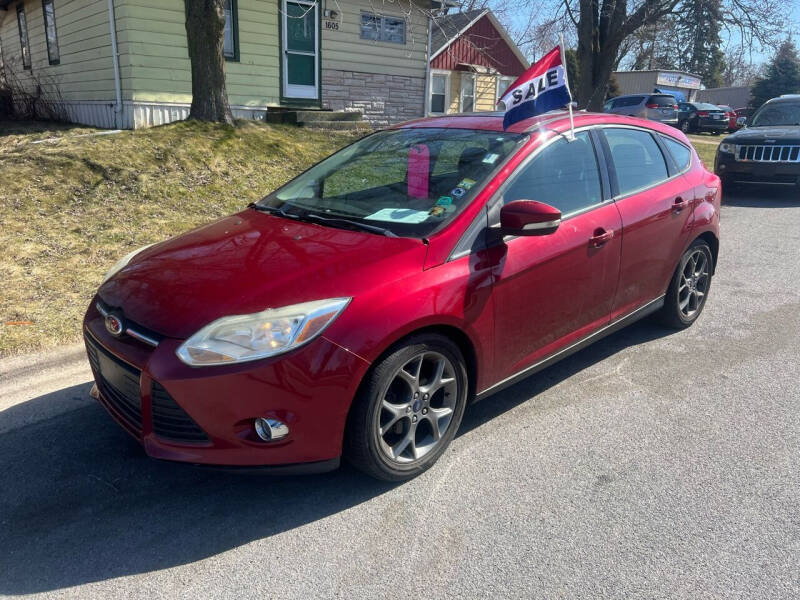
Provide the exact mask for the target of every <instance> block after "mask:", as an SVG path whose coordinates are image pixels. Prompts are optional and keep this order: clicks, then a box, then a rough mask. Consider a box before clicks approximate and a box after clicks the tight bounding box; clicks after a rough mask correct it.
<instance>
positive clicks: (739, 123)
mask: <svg viewBox="0 0 800 600" xmlns="http://www.w3.org/2000/svg"><path fill="white" fill-rule="evenodd" d="M734 112H735V113H736V129H741V128H742V127H744V126H745V125H746V124H747V119H749V118H750V117H751V116H752V115H753V109H752V108H749V107H744V108H737V109H736V110H735V111H734Z"/></svg>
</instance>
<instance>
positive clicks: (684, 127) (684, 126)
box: [678, 119, 692, 133]
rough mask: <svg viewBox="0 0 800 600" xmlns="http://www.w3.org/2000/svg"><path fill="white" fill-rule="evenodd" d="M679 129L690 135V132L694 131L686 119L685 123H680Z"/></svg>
mask: <svg viewBox="0 0 800 600" xmlns="http://www.w3.org/2000/svg"><path fill="white" fill-rule="evenodd" d="M678 128H679V129H680V130H681V131H682V132H683V133H689V132H690V131H691V130H692V128H691V127H690V126H689V121H687V120H686V119H684V120H683V121H681V122H680V123H678Z"/></svg>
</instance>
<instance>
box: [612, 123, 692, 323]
mask: <svg viewBox="0 0 800 600" xmlns="http://www.w3.org/2000/svg"><path fill="white" fill-rule="evenodd" d="M600 131H601V132H602V135H603V136H604V138H605V140H606V142H607V149H608V153H609V155H610V164H609V172H610V174H611V185H612V188H613V189H614V194H615V201H616V204H617V206H618V207H619V211H620V214H621V215H622V263H621V266H620V279H619V287H618V288H617V294H616V299H615V300H614V311H613V315H614V317H616V316H619V315H625V314H627V313H629V312H631V311H633V310H635V309H636V308H639V307H640V306H642V305H644V304H646V303H648V302H650V301H651V300H654V299H655V298H658V297H659V296H661V295H662V294H664V293H665V291H666V289H667V285H668V284H669V280H670V277H671V276H672V273H673V271H674V270H675V266H676V265H677V263H678V259H679V257H680V255H681V253H682V252H683V249H684V248H685V247H686V245H687V244H688V241H689V240H688V237H689V234H690V229H691V223H692V207H693V205H694V191H693V188H692V186H691V184H690V183H689V182H688V181H687V179H686V178H685V177H684V176H683V175H681V174H679V173H678V172H676V171H680V170H685V168H681V169H677V168H676V165H675V164H674V161H673V160H671V159H670V158H669V157H668V156H665V155H664V152H662V150H661V148H660V147H659V144H658V143H657V142H656V139H655V137H653V134H652V133H650V132H649V131H645V130H644V129H636V128H629V127H625V128H623V127H609V128H603V129H601V130H600ZM674 143H677V142H674ZM686 150H687V151H688V148H686ZM689 157H690V155H689ZM668 163H669V166H668ZM670 171H672V176H670Z"/></svg>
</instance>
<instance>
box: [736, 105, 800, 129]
mask: <svg viewBox="0 0 800 600" xmlns="http://www.w3.org/2000/svg"><path fill="white" fill-rule="evenodd" d="M749 125H750V127H774V126H778V125H800V102H776V103H775V104H766V105H764V106H762V107H761V109H760V110H759V111H758V112H757V113H756V114H755V116H754V117H753V120H752V122H751V123H749Z"/></svg>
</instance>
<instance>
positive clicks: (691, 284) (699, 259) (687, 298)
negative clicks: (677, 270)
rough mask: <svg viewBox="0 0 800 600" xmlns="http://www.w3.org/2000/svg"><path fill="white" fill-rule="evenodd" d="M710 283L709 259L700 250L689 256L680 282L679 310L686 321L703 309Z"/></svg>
mask: <svg viewBox="0 0 800 600" xmlns="http://www.w3.org/2000/svg"><path fill="white" fill-rule="evenodd" d="M710 282H711V278H710V277H709V264H708V257H707V256H706V253H705V252H703V250H701V249H699V248H698V249H697V250H695V251H694V252H692V253H691V254H690V255H689V258H688V259H687V261H686V263H685V264H684V266H683V270H682V271H681V276H680V281H679V282H678V308H679V309H680V311H681V313H682V314H683V316H684V317H685V318H686V319H691V318H692V317H693V316H694V315H695V313H697V312H698V311H699V310H700V309H701V308H702V306H703V302H705V299H706V293H707V292H708V286H709V283H710Z"/></svg>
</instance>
